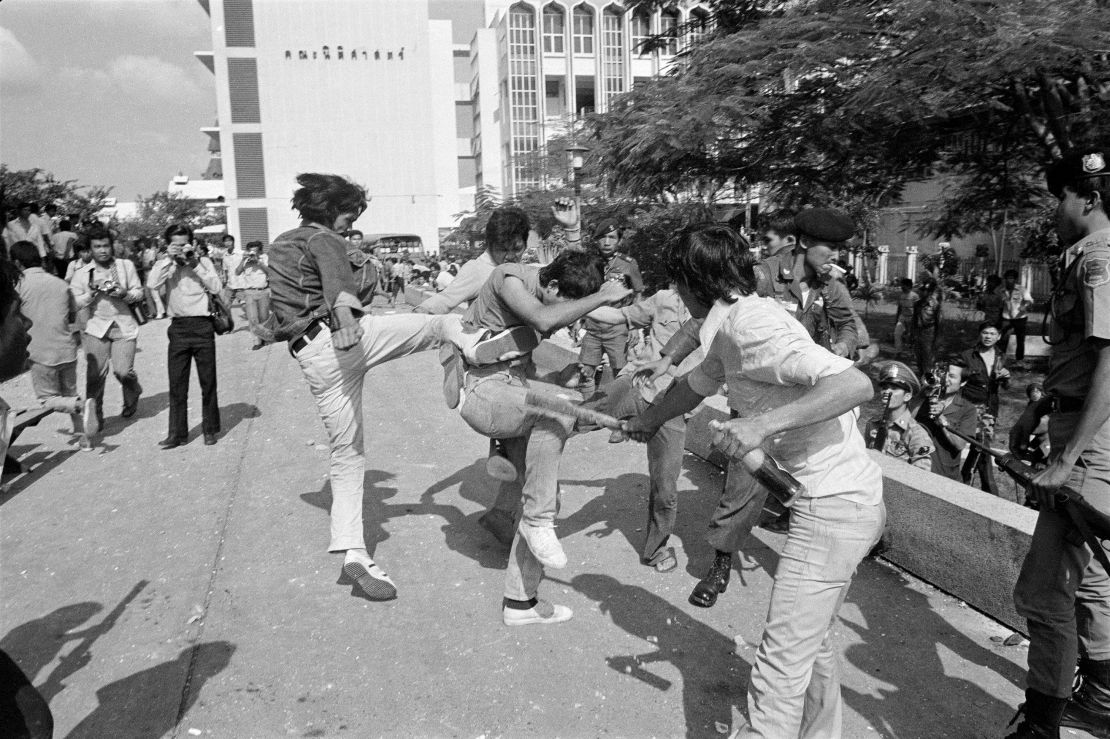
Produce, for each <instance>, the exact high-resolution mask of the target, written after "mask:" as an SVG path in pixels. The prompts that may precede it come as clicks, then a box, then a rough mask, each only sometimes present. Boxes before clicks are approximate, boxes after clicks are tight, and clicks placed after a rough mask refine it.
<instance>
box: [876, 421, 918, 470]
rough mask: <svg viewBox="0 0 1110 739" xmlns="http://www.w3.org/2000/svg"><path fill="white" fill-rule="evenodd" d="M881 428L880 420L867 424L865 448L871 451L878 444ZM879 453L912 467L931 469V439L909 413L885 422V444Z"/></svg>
mask: <svg viewBox="0 0 1110 739" xmlns="http://www.w3.org/2000/svg"><path fill="white" fill-rule="evenodd" d="M882 426H883V419H882V418H873V419H871V420H870V421H868V423H867V446H869V447H870V448H872V449H874V448H875V446H876V444H877V442H878V436H879V429H881V428H882ZM881 451H882V453H883V454H885V455H887V456H888V457H894V458H895V459H901V460H903V461H905V462H908V463H909V464H912V465H913V466H914V467H920V468H921V469H923V470H932V469H933V460H932V456H933V452H934V451H935V449H934V446H933V438H932V437H931V436H929V432H928V431H926V430H925V427H924V426H922V425H921V424H920V423H918V422H917V421H915V420H914V419H913V416H911V415H909V413H906V414H905V415H903V416H902V417H901V418H897V419H893V418H892V419H890V420H889V421H887V432H886V443H885V444H883V448H882V449H881Z"/></svg>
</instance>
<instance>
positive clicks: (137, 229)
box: [113, 190, 219, 241]
mask: <svg viewBox="0 0 1110 739" xmlns="http://www.w3.org/2000/svg"><path fill="white" fill-rule="evenodd" d="M218 222H219V218H218V217H217V216H214V215H212V214H211V213H210V212H209V210H208V208H207V207H206V206H205V204H204V202H203V201H200V200H191V199H188V198H185V197H182V196H181V195H179V194H177V193H170V192H167V191H164V190H163V191H159V192H156V193H154V194H153V195H151V196H150V197H149V198H140V199H139V207H138V213H137V215H136V216H134V217H132V218H123V219H120V221H119V222H118V223H116V224H113V225H114V226H115V228H116V230H117V231H118V234H119V238H120V239H122V240H124V241H133V240H137V239H143V238H145V239H159V238H161V236H162V234H163V233H164V232H165V230H166V229H167V228H169V226H170V225H171V224H174V223H181V224H184V225H186V226H188V227H189V228H192V229H194V230H196V229H198V228H203V227H204V226H210V225H212V224H213V223H218Z"/></svg>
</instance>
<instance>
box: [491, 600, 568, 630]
mask: <svg viewBox="0 0 1110 739" xmlns="http://www.w3.org/2000/svg"><path fill="white" fill-rule="evenodd" d="M572 616H574V611H572V610H570V609H569V608H567V607H566V606H557V605H552V604H551V603H548V602H547V601H546V600H541V601H539V602H537V603H536V605H535V607H533V608H529V609H528V610H527V611H520V610H517V609H515V608H502V609H501V621H502V623H504V624H505V625H506V626H530V625H532V624H559V623H562V622H563V621H569V620H570V619H571V617H572Z"/></svg>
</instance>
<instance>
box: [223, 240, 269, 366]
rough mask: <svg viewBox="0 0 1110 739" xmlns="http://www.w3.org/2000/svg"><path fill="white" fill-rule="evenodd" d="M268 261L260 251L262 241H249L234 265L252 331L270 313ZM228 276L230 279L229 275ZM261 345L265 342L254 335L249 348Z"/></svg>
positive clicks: (238, 289)
mask: <svg viewBox="0 0 1110 739" xmlns="http://www.w3.org/2000/svg"><path fill="white" fill-rule="evenodd" d="M268 263H269V260H268V259H267V258H266V255H265V254H263V253H262V242H261V241H250V242H248V243H247V247H246V251H245V252H244V254H243V256H242V258H241V259H239V260H238V263H237V264H236V266H235V273H234V277H235V280H236V283H235V284H236V285H237V289H236V292H238V293H239V294H240V295H242V296H243V310H245V311H246V313H247V323H249V324H250V327H251V330H252V331H253V330H254V329H255V328H256V327H257V326H258V325H259V324H260V323H262V322H263V321H265V320H266V316H268V315H269V314H270V283H269V279H268V278H267V277H266V265H267V264H268ZM228 278H229V279H231V276H230V275H229V277H228ZM263 346H265V342H263V341H262V339H260V338H258V336H257V335H256V336H255V339H254V345H253V346H252V347H251V350H252V351H254V350H256V349H261V348H262V347H263Z"/></svg>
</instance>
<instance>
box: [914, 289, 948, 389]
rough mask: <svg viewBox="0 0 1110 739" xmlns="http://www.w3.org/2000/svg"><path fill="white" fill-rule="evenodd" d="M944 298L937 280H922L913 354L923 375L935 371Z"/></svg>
mask: <svg viewBox="0 0 1110 739" xmlns="http://www.w3.org/2000/svg"><path fill="white" fill-rule="evenodd" d="M943 296H944V293H943V292H942V291H941V289H940V288H938V287H937V281H936V279H935V278H933V277H931V276H929V277H925V278H924V279H923V280H921V289H920V291H919V292H918V298H917V301H916V302H915V303H914V304H913V353H914V358H915V360H916V361H917V371H918V372H920V373H921V374H923V375H924V374H927V373H928V372H929V371H930V370H932V369H933V362H934V361H935V360H934V358H935V357H936V353H937V339H938V338H939V336H940V314H941V311H942V308H943V305H944V304H943Z"/></svg>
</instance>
